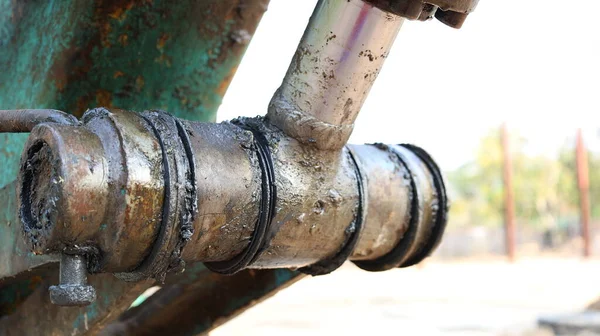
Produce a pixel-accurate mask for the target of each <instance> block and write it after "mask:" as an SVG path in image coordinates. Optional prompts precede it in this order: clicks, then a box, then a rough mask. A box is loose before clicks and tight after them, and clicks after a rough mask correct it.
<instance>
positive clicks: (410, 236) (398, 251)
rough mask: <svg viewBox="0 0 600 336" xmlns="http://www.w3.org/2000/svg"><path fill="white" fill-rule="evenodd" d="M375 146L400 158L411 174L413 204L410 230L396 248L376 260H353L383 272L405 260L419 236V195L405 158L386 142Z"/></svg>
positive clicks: (371, 270)
mask: <svg viewBox="0 0 600 336" xmlns="http://www.w3.org/2000/svg"><path fill="white" fill-rule="evenodd" d="M372 146H375V147H377V148H379V149H381V150H385V151H387V152H389V153H391V154H394V156H395V157H396V158H397V159H398V161H399V162H400V164H401V165H402V167H403V168H404V169H405V170H406V171H407V172H408V173H409V176H410V190H411V195H412V199H411V204H410V209H411V210H410V221H409V223H408V230H406V232H405V233H404V236H403V237H402V239H400V242H399V243H398V244H397V245H396V246H394V248H393V249H392V250H391V251H390V252H389V253H387V254H386V255H384V256H381V257H379V258H377V259H374V260H356V261H353V262H354V264H355V265H356V266H358V267H360V268H361V269H363V270H366V271H370V272H383V271H388V270H391V269H393V268H396V267H398V266H399V265H400V264H401V263H402V262H403V260H404V259H405V258H406V253H407V252H408V250H409V249H410V248H411V246H412V244H413V243H414V241H415V239H416V236H417V228H418V227H417V226H418V221H419V195H418V191H417V186H416V183H415V179H414V178H413V175H412V173H411V171H410V169H409V168H408V165H407V164H406V162H404V159H403V158H402V157H401V156H400V155H399V154H398V153H396V152H395V151H394V150H392V149H390V147H388V146H387V145H384V144H374V145H372Z"/></svg>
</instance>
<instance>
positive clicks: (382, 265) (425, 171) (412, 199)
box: [352, 144, 448, 271]
mask: <svg viewBox="0 0 600 336" xmlns="http://www.w3.org/2000/svg"><path fill="white" fill-rule="evenodd" d="M352 147H354V152H356V153H358V154H367V155H363V156H362V157H361V156H358V158H359V160H362V162H364V164H365V166H366V167H367V169H374V170H375V171H377V173H372V174H369V175H368V176H374V177H375V178H376V179H383V180H378V181H377V180H376V181H373V182H379V183H372V184H367V185H368V186H370V188H369V189H368V190H369V192H371V193H373V194H375V195H377V194H379V195H377V196H371V197H377V198H378V199H382V198H383V197H382V196H383V195H388V196H390V197H393V198H396V197H400V198H401V199H404V200H406V203H405V204H403V205H404V207H405V208H404V209H406V210H405V211H410V215H409V216H407V217H406V216H405V217H403V218H402V220H404V224H405V227H406V229H405V230H404V231H403V232H402V239H401V240H399V241H398V243H397V244H396V245H395V246H393V247H392V248H391V249H389V250H388V252H387V253H386V254H385V255H375V256H373V255H371V256H369V258H368V259H369V260H365V258H364V256H363V255H360V254H356V253H355V258H354V263H355V264H356V265H357V266H359V267H360V268H362V269H365V270H368V271H386V270H389V269H392V268H394V267H408V266H412V265H414V264H416V263H419V262H421V261H422V260H423V259H425V258H426V257H427V256H429V255H430V254H431V253H432V252H433V250H435V248H436V247H437V245H438V244H439V241H440V239H441V235H442V234H443V232H444V229H445V225H446V220H447V218H446V216H447V211H448V205H447V199H446V191H445V186H444V182H443V180H442V179H441V174H440V171H439V168H438V167H437V166H436V165H435V162H433V160H432V159H431V158H430V157H429V155H427V153H426V152H425V151H423V150H422V149H421V148H418V147H416V146H412V145H400V146H387V145H383V144H377V145H375V146H374V148H376V149H377V150H379V151H383V152H384V153H385V154H387V155H389V156H390V157H392V158H394V159H395V161H396V162H398V164H399V166H400V167H401V174H403V175H404V176H405V182H406V183H407V188H395V189H393V190H389V189H387V188H382V186H386V185H388V186H389V185H393V184H391V183H390V182H385V179H388V178H389V177H388V176H387V175H388V174H386V170H384V168H385V166H383V165H380V164H377V163H376V162H373V161H369V158H370V157H372V156H373V155H374V154H371V155H368V154H370V153H369V152H373V151H375V149H374V148H368V147H363V146H352ZM380 155H382V153H380ZM394 192H396V193H398V192H403V193H405V194H403V195H394V194H390V193H394ZM369 205H371V203H369ZM373 205H374V206H376V207H377V209H369V210H370V213H373V214H374V216H369V217H368V220H372V219H375V220H376V221H377V220H378V218H377V217H376V216H383V217H384V218H385V217H387V216H394V215H396V216H397V215H398V214H397V213H396V211H397V210H398V207H397V206H395V204H389V205H386V204H373ZM408 209H409V210H408ZM369 210H368V211H369ZM379 221H380V222H381V220H379ZM368 227H376V225H369V226H368ZM386 229H387V230H384V229H383V228H382V230H380V231H379V232H377V231H374V232H366V233H365V234H371V235H372V239H374V240H376V241H383V242H386V240H383V239H382V237H381V236H376V235H377V234H379V235H382V234H386V235H390V234H391V233H390V232H389V231H388V230H389V229H390V228H386ZM389 242H390V241H389V240H388V241H387V243H389ZM359 248H360V246H359Z"/></svg>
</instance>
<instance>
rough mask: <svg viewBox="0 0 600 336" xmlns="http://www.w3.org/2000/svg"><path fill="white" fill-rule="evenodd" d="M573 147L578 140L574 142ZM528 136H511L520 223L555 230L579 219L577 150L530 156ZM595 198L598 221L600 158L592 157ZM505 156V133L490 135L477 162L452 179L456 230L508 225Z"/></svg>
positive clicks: (569, 147)
mask: <svg viewBox="0 0 600 336" xmlns="http://www.w3.org/2000/svg"><path fill="white" fill-rule="evenodd" d="M569 143H573V144H574V141H569ZM525 145H526V141H525V139H524V138H523V137H520V136H516V135H515V134H512V135H511V143H510V147H511V153H512V155H513V188H514V201H515V213H516V217H517V219H518V221H519V223H522V224H525V225H533V226H538V227H553V226H556V225H558V224H561V222H563V221H566V220H571V221H572V220H577V218H578V209H579V203H578V202H579V195H578V190H577V179H576V166H575V150H574V145H572V144H569V145H565V146H564V147H563V148H562V149H561V151H560V155H559V157H558V158H551V157H546V156H542V155H528V154H527V153H526V152H525V150H524V149H525ZM589 161H590V162H589V165H590V169H589V170H590V183H591V185H590V197H591V200H592V210H593V216H594V217H600V207H598V206H593V205H594V200H599V199H600V156H598V155H594V154H593V153H590V154H589ZM502 167H503V155H502V147H501V142H500V133H499V131H497V130H494V131H492V132H490V133H489V134H488V135H487V136H486V137H484V138H483V139H482V141H481V143H480V146H479V149H478V151H477V153H476V156H475V159H474V160H473V161H471V162H469V163H467V164H465V165H463V166H461V167H460V168H458V169H456V170H454V171H452V172H450V173H448V174H447V177H448V181H449V193H450V196H451V198H452V207H451V220H452V222H453V225H499V224H501V223H502V221H503V213H504V193H503V179H502V171H503V170H502V169H503V168H502Z"/></svg>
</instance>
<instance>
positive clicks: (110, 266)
mask: <svg viewBox="0 0 600 336" xmlns="http://www.w3.org/2000/svg"><path fill="white" fill-rule="evenodd" d="M389 148H391V146H390V147H386V146H383V145H377V146H372V145H366V146H351V147H347V148H346V147H345V148H343V149H342V150H339V151H323V150H319V149H317V148H316V147H314V146H312V145H311V144H304V143H302V142H300V141H298V140H295V139H293V138H290V137H288V136H286V135H285V134H284V133H283V132H282V131H281V130H279V129H278V128H276V127H275V126H273V125H271V124H269V123H268V122H265V120H264V119H261V118H254V119H248V118H243V119H238V120H235V121H234V122H232V123H221V124H211V123H198V122H188V121H183V120H178V119H177V118H174V117H172V116H170V115H168V114H165V113H163V112H159V111H149V112H144V113H141V114H137V113H134V112H128V111H120V110H107V109H95V110H91V111H89V112H88V113H86V115H85V116H84V117H83V120H82V124H81V125H79V126H70V125H61V124H52V123H43V124H40V125H38V126H37V127H35V128H34V129H33V130H32V132H31V135H30V138H29V139H28V142H27V147H26V148H25V150H24V154H23V163H22V171H21V174H20V177H19V181H20V186H19V188H18V191H19V201H20V204H21V206H20V216H21V220H22V224H23V231H24V233H25V235H26V237H27V240H28V242H29V244H30V248H31V249H32V250H33V251H35V252H36V253H63V254H66V255H84V256H85V257H86V260H87V268H88V270H89V271H90V272H92V273H97V272H110V273H117V274H118V276H119V277H120V278H122V279H124V280H132V281H137V280H140V279H145V278H148V277H154V278H157V279H159V280H162V279H163V278H164V275H165V274H166V273H167V272H168V271H170V270H174V269H175V270H177V269H182V268H183V260H186V261H202V262H208V263H207V265H208V266H209V267H210V268H211V269H213V270H215V271H218V272H220V273H225V274H231V273H235V272H237V271H239V270H242V269H244V268H300V267H304V268H303V271H305V272H307V273H309V274H315V275H316V274H326V273H328V272H331V271H333V270H334V269H335V268H337V267H339V265H341V263H342V262H343V261H344V260H346V259H347V258H348V259H351V260H359V263H368V262H369V261H371V260H374V259H375V260H377V259H378V258H381V257H382V256H384V258H385V256H386V255H388V254H390V253H391V252H392V251H393V250H394V248H395V247H396V246H399V245H403V244H408V245H409V246H411V248H410V249H407V250H406V251H405V253H403V254H402V257H403V258H402V259H401V260H398V261H397V262H394V265H393V266H394V267H395V266H405V265H403V262H406V261H407V260H413V259H418V258H420V256H425V255H427V254H428V253H429V252H430V250H431V248H432V247H433V246H435V243H429V241H430V240H432V239H434V240H436V241H437V240H439V234H441V231H442V230H439V229H438V227H442V229H443V225H441V224H440V223H439V218H441V217H440V213H445V210H446V209H445V207H444V208H443V209H441V210H439V207H437V206H436V204H446V203H445V202H446V201H445V192H440V191H439V188H443V184H441V185H440V184H439V183H438V184H436V183H437V182H436V181H437V180H436V178H434V177H438V176H441V175H440V174H439V171H438V170H437V167H436V166H435V165H434V164H431V163H428V161H427V160H424V159H423V157H424V156H423V154H415V153H416V152H415V150H414V149H411V148H412V147H411V148H409V147H402V148H403V149H402V148H396V149H395V150H394V151H391V150H390V149H389ZM401 150H404V151H405V152H406V153H404V155H405V156H410V159H407V160H405V161H403V160H401V159H399V157H400V155H399V154H394V153H396V152H398V151H401ZM419 153H420V152H419ZM423 153H424V152H423ZM432 176H434V177H432ZM417 177H418V178H417ZM415 181H416V182H415ZM417 182H418V183H417ZM440 197H441V198H444V199H439V198H440ZM414 199H418V200H419V202H418V203H414V202H413V200H414ZM421 200H422V201H421ZM415 207H416V208H415ZM370 214H371V215H370ZM415 218H418V220H415ZM443 219H444V220H445V214H444V216H443ZM58 223H60V225H59V224H58ZM194 232H196V235H195V236H194V235H193V233H194ZM411 232H416V233H415V235H411V234H410V233H411ZM434 232H437V233H436V234H434ZM363 233H364V234H363ZM406 241H408V243H406ZM186 243H187V244H186ZM184 245H186V246H187V247H186V248H185V249H183V246H184ZM427 246H429V248H427ZM240 256H242V257H240ZM63 259H64V258H63ZM232 260H233V261H234V262H232ZM240 260H241V261H240ZM223 265H225V267H223ZM361 267H362V266H361ZM363 268H365V269H370V270H375V269H372V268H371V267H363ZM73 304H75V303H73Z"/></svg>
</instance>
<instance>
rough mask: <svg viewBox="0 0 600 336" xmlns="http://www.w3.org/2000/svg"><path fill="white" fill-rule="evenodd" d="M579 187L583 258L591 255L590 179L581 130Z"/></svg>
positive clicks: (578, 137)
mask: <svg viewBox="0 0 600 336" xmlns="http://www.w3.org/2000/svg"><path fill="white" fill-rule="evenodd" d="M575 154H576V161H577V187H578V188H579V206H580V211H581V214H580V216H581V235H582V238H583V256H584V257H586V258H588V257H589V256H590V255H591V240H590V179H589V168H588V155H587V150H586V148H585V144H584V142H583V132H582V131H581V128H580V129H578V130H577V146H576V151H575Z"/></svg>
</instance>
